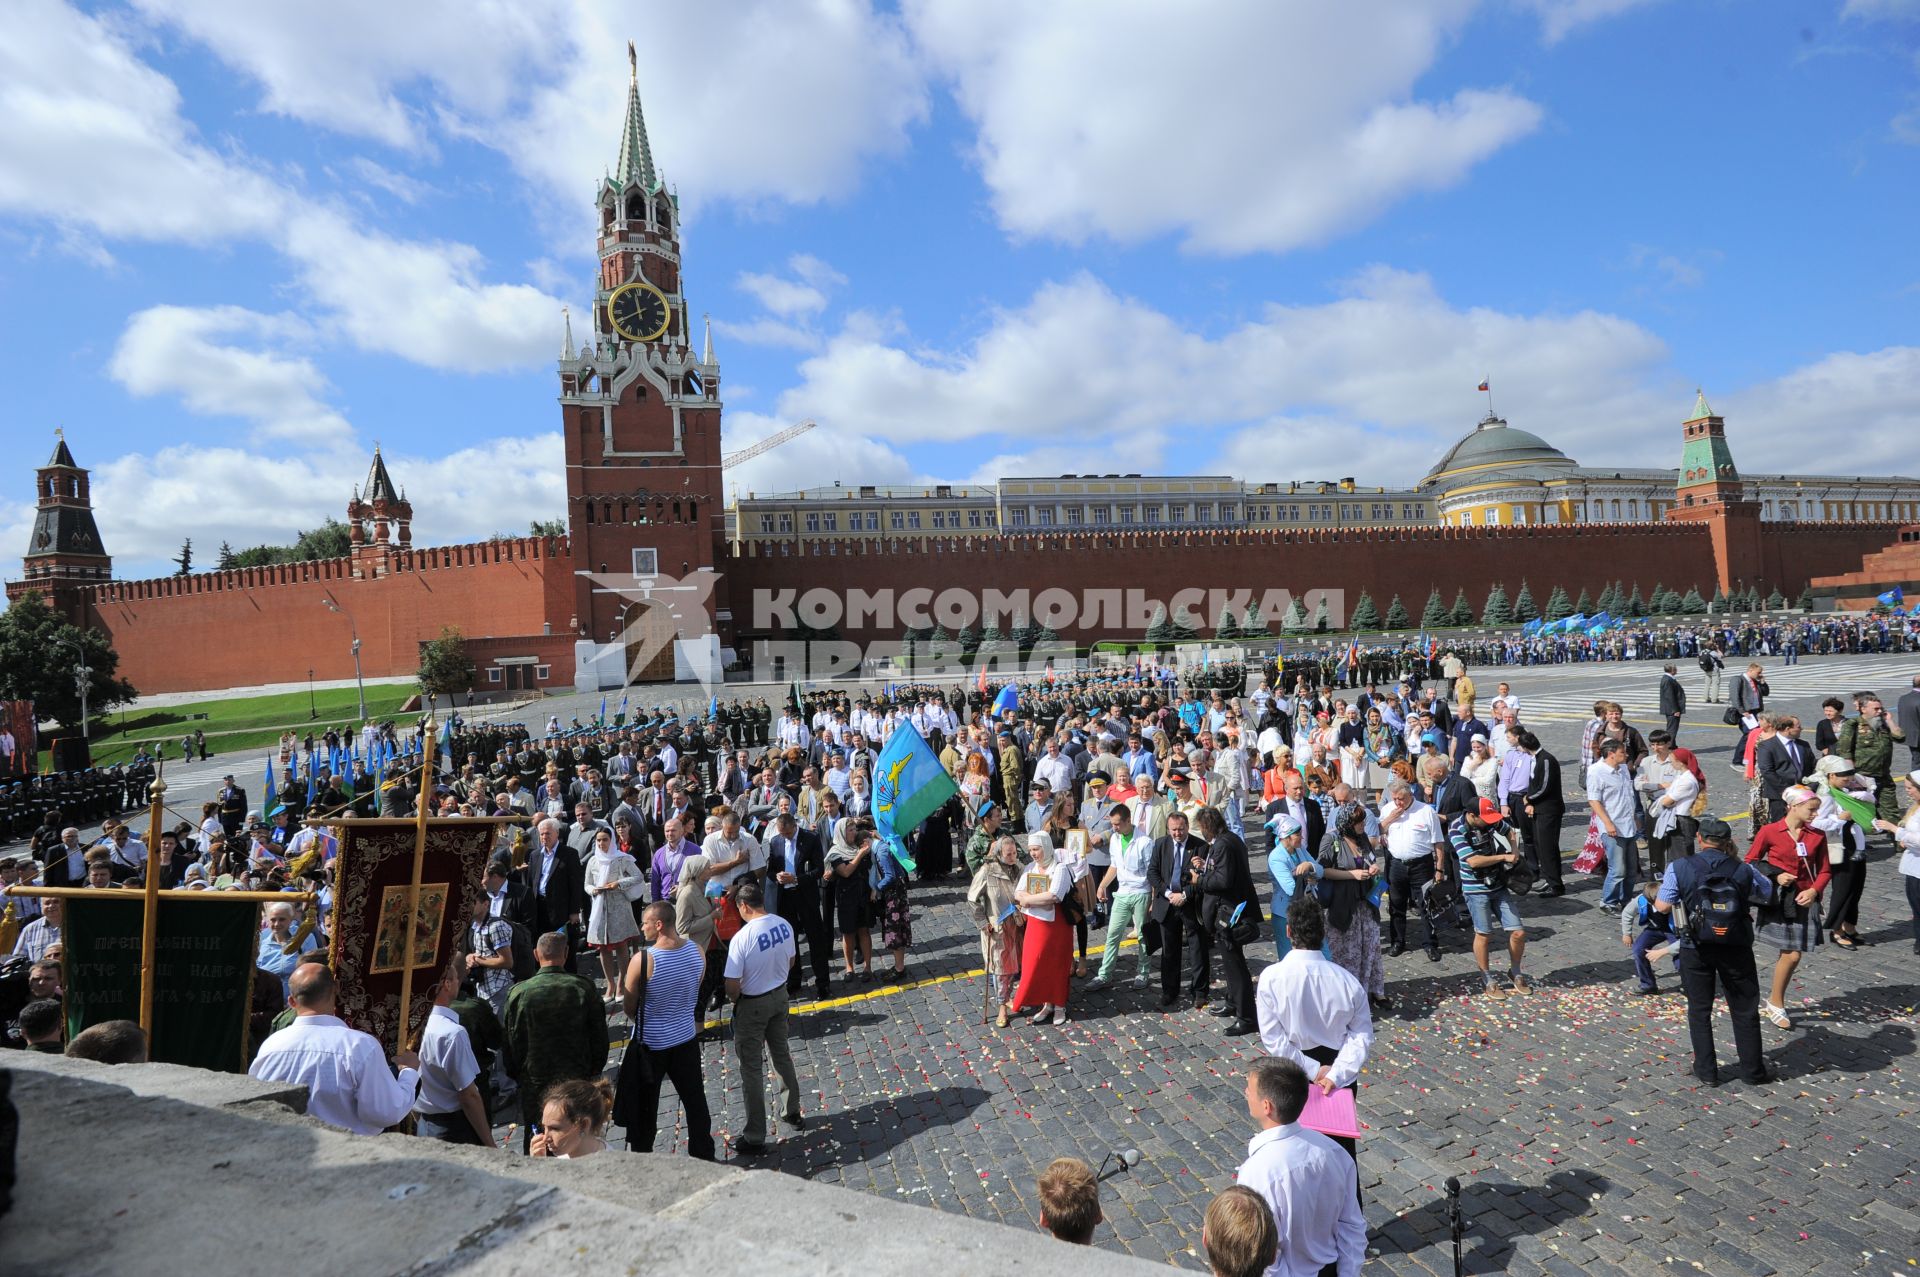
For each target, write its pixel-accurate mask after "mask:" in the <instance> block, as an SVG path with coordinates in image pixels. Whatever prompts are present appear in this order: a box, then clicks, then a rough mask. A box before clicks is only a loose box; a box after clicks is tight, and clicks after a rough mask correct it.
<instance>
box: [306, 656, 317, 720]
mask: <svg viewBox="0 0 1920 1277" xmlns="http://www.w3.org/2000/svg"><path fill="white" fill-rule="evenodd" d="M307 717H308V718H318V717H320V706H319V705H318V704H316V703H315V702H314V699H313V666H311V665H309V666H307Z"/></svg>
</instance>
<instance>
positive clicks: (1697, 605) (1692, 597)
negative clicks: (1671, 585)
mask: <svg viewBox="0 0 1920 1277" xmlns="http://www.w3.org/2000/svg"><path fill="white" fill-rule="evenodd" d="M1680 610H1681V611H1682V612H1685V613H1686V614H1687V615H1688V616H1698V615H1700V614H1701V613H1702V612H1704V611H1706V610H1707V601H1706V600H1705V599H1703V598H1701V597H1700V587H1699V586H1697V585H1696V586H1694V587H1693V588H1692V589H1690V590H1688V591H1687V593H1686V597H1685V598H1683V599H1681V600H1680Z"/></svg>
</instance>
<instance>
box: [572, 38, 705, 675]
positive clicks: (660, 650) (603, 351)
mask: <svg viewBox="0 0 1920 1277" xmlns="http://www.w3.org/2000/svg"><path fill="white" fill-rule="evenodd" d="M627 61H628V66H629V71H630V74H629V80H628V86H627V112H626V120H625V123H624V125H623V127H622V129H621V134H620V154H619V159H618V161H617V163H616V164H615V166H614V168H613V169H612V171H611V172H609V173H608V174H607V176H606V177H605V178H604V179H603V180H602V181H601V183H600V192H599V198H598V201H597V208H598V213H599V219H600V232H599V245H598V247H599V254H598V256H599V263H600V268H599V276H598V280H597V291H596V293H595V295H594V303H593V317H592V322H591V323H590V324H586V325H583V327H584V328H585V329H586V331H585V332H584V333H583V334H582V335H581V338H580V341H579V344H578V346H577V347H576V346H575V341H574V332H573V324H572V320H571V317H569V318H568V320H567V322H566V336H565V344H564V345H563V347H562V349H561V353H560V366H559V372H560V405H561V407H560V414H561V432H562V434H563V435H564V437H565V439H566V456H567V530H568V533H569V535H570V539H571V543H572V550H573V560H574V567H575V570H576V571H575V577H574V582H575V586H574V590H575V615H574V621H575V626H576V628H577V631H578V639H579V647H578V659H577V660H576V663H575V665H576V684H577V686H579V687H582V688H603V687H615V686H619V685H621V684H622V683H624V682H626V681H628V680H629V678H632V679H636V680H637V679H659V678H674V677H676V676H678V677H682V678H686V677H694V676H697V675H698V674H699V673H700V669H699V666H700V664H701V663H702V662H704V661H707V660H711V661H713V662H714V670H715V671H716V672H717V669H718V660H719V654H718V653H719V645H718V640H717V639H716V638H715V637H713V630H714V622H715V621H716V620H719V619H723V618H721V616H720V613H719V610H720V609H722V608H723V607H724V602H723V599H722V597H721V596H720V593H719V591H718V590H717V589H716V588H715V587H716V585H717V576H716V575H715V574H716V568H717V566H718V563H719V560H720V556H721V553H722V545H723V542H724V534H725V520H726V513H725V499H724V491H723V487H722V477H721V452H720V366H719V363H718V362H717V361H716V360H715V358H714V354H713V335H712V329H711V327H710V326H709V327H706V328H705V329H704V331H703V333H702V341H701V346H700V349H698V350H696V349H695V348H694V345H693V329H692V322H691V316H690V315H689V313H688V310H687V303H686V293H685V290H684V283H683V279H682V275H681V262H680V201H679V198H678V196H677V195H676V194H675V193H674V192H673V190H672V189H671V188H670V187H668V186H667V185H666V183H665V182H663V181H662V180H661V178H660V174H659V171H658V170H657V169H656V167H655V165H654V160H653V150H652V147H651V146H650V145H649V143H648V141H647V125H646V119H645V117H644V116H643V115H642V113H641V109H640V78H639V69H638V61H637V59H636V57H635V55H634V48H633V45H632V43H631V42H629V43H628V45H627ZM669 599H671V600H673V601H674V605H675V607H676V608H677V609H681V610H682V623H681V624H680V625H679V627H678V630H677V636H676V638H675V640H674V641H673V642H672V643H668V644H666V645H665V646H664V647H660V646H659V645H658V643H656V642H648V641H647V638H648V636H649V635H651V636H652V637H653V638H654V639H659V638H662V637H664V634H665V629H668V628H673V623H672V621H671V620H670V618H669V617H668V616H667V615H666V612H667V609H666V608H665V607H663V606H662V603H663V602H665V601H667V600H669ZM692 607H704V609H705V612H706V620H707V624H706V625H705V627H704V629H705V631H706V634H705V636H704V637H703V638H702V637H698V636H690V627H689V626H688V625H686V624H685V623H684V622H685V616H686V615H687V613H686V611H685V609H688V608H692ZM692 628H700V627H697V626H696V627H692Z"/></svg>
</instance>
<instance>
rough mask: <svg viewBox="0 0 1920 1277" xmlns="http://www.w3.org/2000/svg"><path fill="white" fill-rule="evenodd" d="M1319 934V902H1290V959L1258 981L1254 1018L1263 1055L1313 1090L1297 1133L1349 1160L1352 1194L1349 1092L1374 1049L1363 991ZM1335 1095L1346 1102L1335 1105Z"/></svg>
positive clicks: (1354, 1128)
mask: <svg viewBox="0 0 1920 1277" xmlns="http://www.w3.org/2000/svg"><path fill="white" fill-rule="evenodd" d="M1325 934H1326V917H1325V914H1324V913H1323V912H1322V911H1321V908H1320V902H1319V901H1318V900H1316V899H1314V898H1313V897H1312V896H1311V895H1307V894H1304V893H1302V894H1300V895H1296V896H1295V897H1294V901H1293V903H1292V905H1290V906H1289V907H1288V909H1287V939H1288V941H1289V942H1291V943H1292V945H1293V951H1292V952H1291V953H1289V954H1287V956H1286V957H1284V958H1282V959H1281V960H1280V961H1279V962H1276V963H1274V964H1273V965H1272V966H1270V967H1268V968H1267V969H1266V970H1264V971H1262V972H1261V973H1260V982H1259V985H1258V987H1257V988H1256V989H1255V991H1254V1011H1255V1013H1256V1015H1257V1016H1258V1017H1259V1021H1260V1042H1261V1045H1263V1046H1264V1047H1266V1049H1267V1054H1268V1055H1272V1056H1276V1057H1278V1058H1280V1059H1283V1060H1291V1061H1293V1062H1294V1063H1295V1064H1297V1065H1299V1066H1300V1067H1301V1069H1302V1070H1303V1071H1304V1072H1305V1073H1306V1075H1307V1078H1308V1080H1309V1081H1310V1082H1311V1083H1312V1085H1311V1086H1310V1087H1309V1104H1308V1106H1307V1109H1306V1111H1305V1112H1304V1113H1303V1114H1302V1116H1301V1123H1302V1125H1305V1126H1307V1127H1308V1128H1310V1129H1314V1130H1319V1131H1321V1132H1322V1133H1324V1134H1326V1135H1327V1136H1329V1137H1330V1138H1332V1140H1333V1141H1334V1143H1336V1144H1338V1145H1340V1147H1341V1148H1343V1149H1345V1150H1346V1151H1347V1154H1348V1155H1349V1156H1351V1157H1353V1158H1354V1159H1355V1171H1356V1175H1355V1192H1356V1193H1358V1191H1359V1189H1358V1163H1359V1145H1358V1138H1357V1137H1358V1135H1359V1124H1358V1121H1357V1118H1356V1117H1355V1115H1354V1112H1355V1111H1354V1105H1353V1098H1352V1097H1353V1090H1352V1088H1353V1084H1354V1082H1355V1080H1356V1079H1357V1078H1358V1077H1359V1076H1360V1069H1361V1067H1362V1066H1364V1065H1365V1064H1366V1062H1367V1052H1368V1051H1370V1050H1371V1049H1372V1048H1373V1016H1372V1013H1371V1012H1370V1011H1369V1010H1368V1009H1367V991H1366V989H1365V988H1364V987H1362V985H1361V984H1360V982H1359V981H1358V980H1356V979H1354V978H1353V976H1352V975H1351V974H1349V973H1348V972H1347V971H1346V970H1345V969H1344V968H1342V967H1340V966H1337V965H1336V964H1334V963H1332V962H1329V961H1327V959H1326V957H1325V956H1324V955H1323V954H1322V953H1321V950H1320V944H1321V941H1322V939H1323V938H1324V937H1325ZM1336 1091H1342V1092H1344V1094H1343V1095H1342V1096H1340V1097H1338V1098H1337V1099H1336V1097H1335V1096H1334V1092H1336Z"/></svg>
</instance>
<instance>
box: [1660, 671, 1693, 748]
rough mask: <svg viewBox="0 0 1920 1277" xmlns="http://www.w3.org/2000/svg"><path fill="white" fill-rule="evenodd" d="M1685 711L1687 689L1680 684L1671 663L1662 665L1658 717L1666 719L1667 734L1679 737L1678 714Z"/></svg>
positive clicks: (1676, 738) (1675, 737)
mask: <svg viewBox="0 0 1920 1277" xmlns="http://www.w3.org/2000/svg"><path fill="white" fill-rule="evenodd" d="M1686 712H1687V689H1686V688H1684V687H1682V686H1680V679H1679V678H1678V677H1677V676H1676V675H1675V673H1674V667H1673V666H1671V665H1667V666H1662V667H1661V673H1660V717H1662V718H1664V719H1666V720H1667V735H1669V736H1671V737H1673V738H1674V739H1675V740H1678V739H1680V716H1681V715H1682V714H1684V713H1686Z"/></svg>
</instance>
